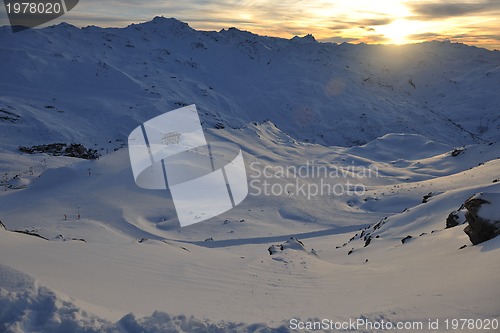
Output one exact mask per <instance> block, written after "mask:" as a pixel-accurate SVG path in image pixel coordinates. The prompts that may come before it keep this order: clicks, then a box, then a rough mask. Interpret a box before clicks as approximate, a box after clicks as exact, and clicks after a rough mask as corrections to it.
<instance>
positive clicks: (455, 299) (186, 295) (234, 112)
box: [0, 17, 500, 332]
mask: <svg viewBox="0 0 500 333" xmlns="http://www.w3.org/2000/svg"><path fill="white" fill-rule="evenodd" d="M0 41H1V44H0V59H1V61H0V73H2V74H1V76H0V171H1V172H0V189H1V192H0V220H1V221H2V223H3V225H5V229H4V228H1V225H0V331H1V332H4V331H5V332H34V331H36V332H80V331H84V332H141V331H144V332H194V331H200V332H287V331H293V330H294V327H293V325H292V321H291V320H292V319H293V320H296V321H307V320H308V319H310V318H320V319H323V318H328V319H331V320H335V321H338V322H344V321H349V320H350V319H353V320H366V321H371V322H378V323H380V322H381V321H385V322H387V321H389V322H391V323H394V325H396V323H398V322H403V321H407V322H410V321H413V322H415V323H418V322H422V323H423V324H424V328H425V327H427V328H429V327H428V321H429V320H436V319H439V321H440V323H441V325H440V326H439V327H438V328H437V329H434V328H433V329H432V330H431V329H429V330H428V331H436V332H441V331H447V330H448V329H447V328H446V326H444V325H445V320H446V319H450V320H451V319H453V318H471V319H481V320H485V321H486V320H498V319H499V317H500V301H499V300H500V292H499V291H498V288H496V286H497V285H498V282H500V265H499V261H498V256H499V255H500V238H499V237H497V238H494V239H492V240H489V241H487V242H484V243H481V244H478V245H476V246H472V244H471V242H470V240H469V238H468V236H467V235H466V234H465V233H464V232H463V229H464V226H463V225H461V224H462V223H464V222H465V221H464V218H462V217H460V216H463V214H465V211H464V208H463V207H461V206H462V204H463V203H464V202H465V201H466V200H467V199H468V198H470V197H471V196H473V195H475V194H477V193H480V192H484V193H490V194H489V195H487V196H485V198H492V199H489V200H491V201H492V202H491V203H489V205H491V207H493V208H491V207H490V206H488V207H489V208H488V211H489V212H492V213H491V214H489V215H488V216H493V217H494V216H498V214H496V213H497V212H498V207H499V204H500V202H496V200H497V199H496V198H498V195H494V194H496V193H500V185H499V182H500V174H499V172H498V170H499V168H500V109H499V105H500V95H499V94H498V89H499V87H500V53H499V52H498V51H488V50H485V49H480V48H475V47H470V46H467V45H462V44H451V43H446V42H445V43H441V42H431V43H423V44H414V45H405V46H377V45H363V44H361V45H351V44H340V45H337V44H329V43H327V44H325V43H319V42H317V41H315V40H314V37H312V36H306V37H302V38H300V37H295V38H293V39H291V40H285V39H280V38H273V37H263V36H257V35H254V34H251V33H249V32H244V31H240V30H237V29H229V30H222V31H220V32H203V31H196V30H193V29H191V28H190V27H189V26H188V25H187V24H185V23H182V22H180V21H178V20H175V19H166V18H160V17H157V18H155V19H153V20H152V21H151V22H147V23H144V24H138V25H131V26H129V27H127V28H123V29H102V28H98V27H87V28H83V29H78V28H76V27H73V26H71V25H68V24H60V25H57V26H53V27H49V28H45V29H36V30H27V31H24V32H21V33H17V34H12V33H11V32H10V28H8V27H3V28H0ZM189 104H196V105H197V107H198V110H199V111H200V117H201V119H202V122H203V127H204V129H205V134H206V136H207V138H209V139H210V140H215V141H223V142H224V141H229V142H233V143H236V144H237V145H239V146H240V147H241V149H242V151H243V152H244V157H245V161H246V164H247V173H248V177H249V181H250V194H249V196H248V197H247V199H246V200H245V201H244V202H243V203H242V204H241V205H240V206H238V207H236V208H235V209H233V210H231V211H229V212H227V213H225V214H223V215H221V216H219V217H217V218H213V219H211V220H209V221H206V222H203V223H200V224H197V225H194V226H190V227H186V228H182V229H181V228H179V226H178V225H179V224H178V220H177V217H176V213H175V209H174V204H173V202H172V198H171V197H170V195H169V194H168V192H162V191H151V190H143V189H140V188H138V187H137V186H136V184H135V183H134V179H133V176H132V171H131V169H130V162H129V156H128V151H127V149H126V139H127V136H128V135H129V133H130V132H131V131H132V130H133V129H134V128H135V127H137V126H138V125H140V124H142V123H143V122H144V121H146V120H148V119H151V118H153V117H155V116H158V115H160V114H163V113H165V112H167V111H170V110H173V109H176V108H179V107H181V106H185V105H189ZM80 145H83V146H80ZM21 146H22V147H24V148H23V149H22V151H20V150H19V147H21ZM34 146H38V147H34ZM43 152H45V153H43ZM29 153H31V154H29ZM97 153H98V154H100V155H101V156H100V158H99V159H92V157H95V154H97ZM85 154H90V155H85ZM54 155H58V156H54ZM64 155H69V156H64ZM71 156H73V157H71ZM74 156H79V157H83V156H87V157H88V156H90V159H81V158H75V157H74ZM283 170H285V171H287V172H285V173H284V172H283ZM290 170H292V171H293V170H302V171H304V170H308V172H311V171H314V170H316V171H317V173H316V174H310V173H308V174H307V175H304V174H297V173H294V172H290ZM361 170H365V171H366V170H371V171H373V173H370V174H366V173H363V174H362V173H361ZM264 181H268V182H269V183H270V185H273V186H274V189H283V188H287V189H291V191H281V192H279V193H276V192H273V187H272V186H269V187H266V186H265V182H264ZM322 181H323V182H328V184H329V185H340V188H341V189H343V190H344V191H343V192H342V193H331V192H328V193H318V192H316V193H313V192H314V191H315V190H318V189H320V185H318V184H323V183H321V182H322ZM289 184H292V185H293V186H291V187H290V186H289V187H287V185H289ZM353 184H354V187H352V186H353ZM301 185H303V187H302V188H305V189H306V191H303V192H301V191H300V190H299V188H300V186H301ZM356 186H358V187H357V188H358V189H359V187H360V186H361V187H362V188H363V191H362V192H361V193H357V194H355V195H352V194H349V190H352V189H353V188H354V189H356ZM330 189H331V188H330ZM294 190H295V192H294ZM268 191H270V193H269V192H268ZM483 210H484V211H486V208H485V209H483ZM453 211H458V212H457V213H456V214H457V216H459V217H458V221H459V226H457V227H455V228H446V227H447V222H446V220H447V217H449V215H450V213H451V212H453ZM480 212H481V211H480ZM495 214H496V215H495ZM6 229H8V230H6ZM13 231H16V232H13ZM35 236H36V237H35ZM409 236H410V237H409ZM290 237H294V238H293V239H290ZM464 245H467V247H465V248H464V247H463V246H464ZM268 249H269V251H268ZM313 249H314V250H313ZM270 253H272V255H270ZM477 272H481V274H477ZM192 316H194V317H192ZM296 321H294V322H296ZM256 323H259V324H256ZM425 325H427V326H425ZM299 331H300V330H299ZM302 331H303V330H302ZM310 331H313V330H310ZM345 331H348V330H345ZM354 331H360V332H380V331H384V330H383V329H377V328H369V327H361V328H359V329H357V330H354ZM456 331H458V330H456Z"/></svg>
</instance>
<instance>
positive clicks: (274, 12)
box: [0, 0, 500, 49]
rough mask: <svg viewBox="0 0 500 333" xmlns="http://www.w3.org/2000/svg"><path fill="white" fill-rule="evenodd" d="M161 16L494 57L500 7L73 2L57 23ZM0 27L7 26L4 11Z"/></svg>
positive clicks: (358, 1) (496, 3)
mask: <svg viewBox="0 0 500 333" xmlns="http://www.w3.org/2000/svg"><path fill="white" fill-rule="evenodd" d="M162 15H163V16H165V17H176V18H178V19H180V20H182V21H184V22H187V23H189V25H190V26H191V27H193V28H196V29H202V30H220V29H222V28H229V27H237V28H239V29H241V30H249V31H251V32H254V33H258V34H261V35H269V36H279V37H285V38H290V37H293V36H294V35H305V34H308V33H311V34H313V35H314V36H315V37H316V39H318V40H321V41H333V42H344V41H346V42H353V43H359V42H366V43H383V44H404V43H413V42H421V41H428V40H433V39H435V40H443V39H448V40H451V41H454V42H462V43H466V44H470V45H476V46H481V47H487V48H489V49H494V48H497V49H500V19H499V18H500V0H465V1H464V0H434V1H432V0H380V1H376V0H348V1H346V0H183V1H165V0H161V1H160V0H149V1H142V0H122V1H116V0H109V1H101V0H80V3H79V4H78V6H77V7H76V8H75V9H74V10H73V11H72V12H70V13H69V14H67V15H66V16H64V17H63V18H61V19H59V22H61V21H66V22H68V23H71V24H73V25H76V26H86V25H92V24H93V25H98V26H102V27H108V26H126V25H128V24H130V23H140V22H144V21H148V20H151V19H152V18H153V17H154V16H162ZM0 23H1V24H2V25H6V24H8V21H7V19H6V15H5V12H4V11H2V12H0ZM53 23H58V22H53Z"/></svg>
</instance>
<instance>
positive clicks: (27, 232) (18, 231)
mask: <svg viewBox="0 0 500 333" xmlns="http://www.w3.org/2000/svg"><path fill="white" fill-rule="evenodd" d="M11 231H12V232H17V233H19V234H25V235H29V236H34V237H38V238H41V239H45V240H49V239H48V238H45V237H43V236H42V235H39V234H37V233H36V232H32V231H28V230H11Z"/></svg>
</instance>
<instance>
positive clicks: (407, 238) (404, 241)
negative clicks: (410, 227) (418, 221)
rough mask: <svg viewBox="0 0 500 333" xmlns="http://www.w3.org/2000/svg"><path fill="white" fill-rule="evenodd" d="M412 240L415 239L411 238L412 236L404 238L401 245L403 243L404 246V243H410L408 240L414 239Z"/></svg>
mask: <svg viewBox="0 0 500 333" xmlns="http://www.w3.org/2000/svg"><path fill="white" fill-rule="evenodd" d="M412 238H413V237H411V236H410V235H408V236H406V237H405V238H403V239H402V240H401V243H403V244H404V243H406V241H408V240H410V239H412Z"/></svg>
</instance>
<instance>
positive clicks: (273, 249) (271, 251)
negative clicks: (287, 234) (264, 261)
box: [267, 244, 283, 256]
mask: <svg viewBox="0 0 500 333" xmlns="http://www.w3.org/2000/svg"><path fill="white" fill-rule="evenodd" d="M267 251H269V255H270V256H272V255H273V254H275V253H278V252H281V251H283V247H282V245H274V244H273V245H271V246H269V248H268V249H267Z"/></svg>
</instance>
